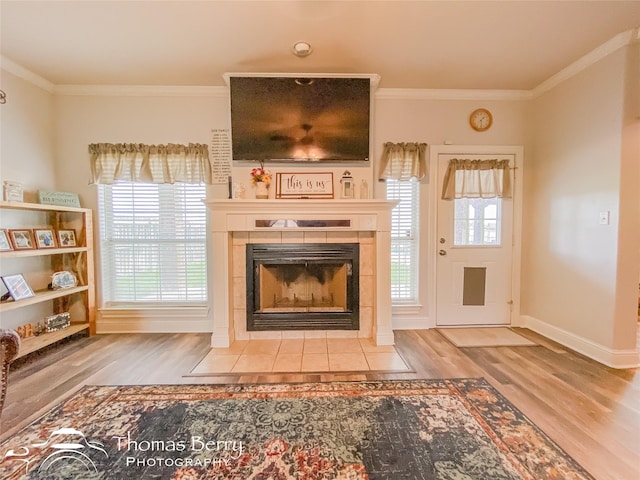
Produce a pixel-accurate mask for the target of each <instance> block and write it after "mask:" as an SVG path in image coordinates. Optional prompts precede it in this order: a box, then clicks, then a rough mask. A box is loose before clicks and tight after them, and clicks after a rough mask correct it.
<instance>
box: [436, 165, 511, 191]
mask: <svg viewBox="0 0 640 480" xmlns="http://www.w3.org/2000/svg"><path fill="white" fill-rule="evenodd" d="M510 178H511V176H510V174H509V160H497V159H495V160H468V159H457V158H454V159H452V160H450V161H449V166H448V168H447V171H446V173H445V176H444V182H443V185H442V199H443V200H452V199H454V198H492V197H511V181H510Z"/></svg>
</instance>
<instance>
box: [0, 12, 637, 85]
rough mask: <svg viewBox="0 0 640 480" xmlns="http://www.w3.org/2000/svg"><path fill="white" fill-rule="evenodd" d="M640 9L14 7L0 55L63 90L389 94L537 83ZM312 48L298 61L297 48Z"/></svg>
mask: <svg viewBox="0 0 640 480" xmlns="http://www.w3.org/2000/svg"><path fill="white" fill-rule="evenodd" d="M638 26H640V1H612V0H609V1H519V0H510V1H454V0H448V1H399V0H397V1H395V0H394V1H357V0H356V1H302V0H298V1H276V0H273V1H243V0H233V1H213V0H209V1H186V0H185V1H88V0H85V1H77V0H76V1H58V0H49V1H6V0H0V27H1V37H0V38H1V42H2V43H1V49H0V52H1V53H2V56H3V57H5V58H7V59H9V60H10V61H13V62H15V63H17V64H18V65H21V66H22V67H25V68H26V69H28V70H30V71H31V72H33V73H35V74H37V75H39V76H41V77H43V78H45V79H46V80H48V81H49V82H52V83H53V84H55V85H174V86H186V85H198V86H221V85H224V79H223V73H224V72H295V73H373V74H378V75H380V76H381V81H380V86H381V87H387V88H425V89H443V88H444V89H515V90H529V89H532V88H534V87H536V86H537V85H539V84H540V83H541V82H543V81H544V80H546V79H548V78H549V77H551V76H552V75H553V74H555V73H557V72H558V71H560V70H561V69H563V68H564V67H566V66H568V65H569V64H571V63H572V62H574V61H576V60H578V59H579V58H580V57H581V56H583V55H585V54H586V53H588V52H590V51H591V50H593V49H594V48H596V47H598V46H599V45H601V44H603V43H604V42H606V41H607V40H609V39H611V38H612V37H614V36H615V35H617V34H618V33H621V32H624V31H626V30H629V29H632V28H636V27H638ZM300 40H304V41H307V42H309V43H310V44H311V45H312V47H313V53H312V54H311V55H310V56H309V57H306V58H297V57H295V56H294V55H293V54H292V53H291V48H292V46H293V44H294V43H295V42H296V41H300Z"/></svg>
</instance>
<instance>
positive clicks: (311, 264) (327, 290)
mask: <svg viewBox="0 0 640 480" xmlns="http://www.w3.org/2000/svg"><path fill="white" fill-rule="evenodd" d="M246 254H247V330H248V331H259V330H358V329H359V328H360V321H359V306H360V290H359V288H360V287H359V264H360V245H359V244H357V243H249V244H247V249H246Z"/></svg>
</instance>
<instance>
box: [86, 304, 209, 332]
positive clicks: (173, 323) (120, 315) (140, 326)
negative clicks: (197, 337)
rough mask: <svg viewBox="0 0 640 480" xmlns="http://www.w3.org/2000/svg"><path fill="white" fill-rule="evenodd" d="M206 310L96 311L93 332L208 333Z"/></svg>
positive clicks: (196, 308)
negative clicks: (94, 329) (94, 330)
mask: <svg viewBox="0 0 640 480" xmlns="http://www.w3.org/2000/svg"><path fill="white" fill-rule="evenodd" d="M212 329H213V322H212V321H211V319H210V318H209V308H208V307H181V308H147V309H121V308H118V309H100V310H99V311H98V315H97V319H96V333H210V332H211V331H212Z"/></svg>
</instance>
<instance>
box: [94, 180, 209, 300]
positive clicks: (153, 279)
mask: <svg viewBox="0 0 640 480" xmlns="http://www.w3.org/2000/svg"><path fill="white" fill-rule="evenodd" d="M98 188H99V202H100V205H99V211H100V239H101V248H100V251H101V260H102V285H103V296H104V303H105V306H125V305H132V304H134V305H141V306H142V305H143V304H144V305H154V304H167V303H171V304H192V303H198V304H201V303H203V302H206V300H207V275H206V272H207V267H206V207H205V205H204V203H203V202H202V200H203V199H204V198H205V186H204V185H193V184H148V183H128V182H126V183H124V182H123V183H114V184H112V185H99V187H98Z"/></svg>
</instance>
